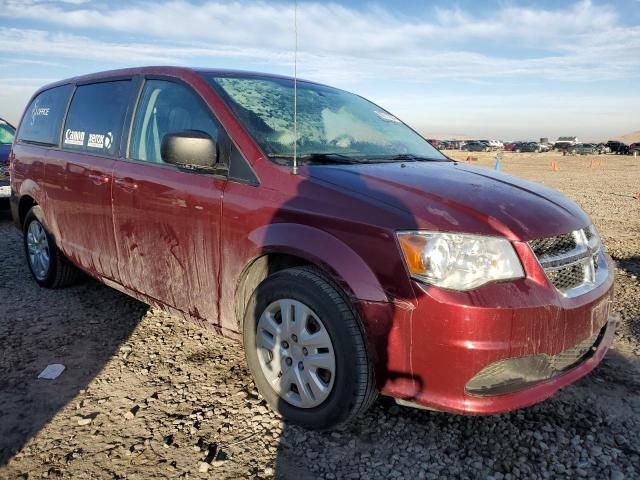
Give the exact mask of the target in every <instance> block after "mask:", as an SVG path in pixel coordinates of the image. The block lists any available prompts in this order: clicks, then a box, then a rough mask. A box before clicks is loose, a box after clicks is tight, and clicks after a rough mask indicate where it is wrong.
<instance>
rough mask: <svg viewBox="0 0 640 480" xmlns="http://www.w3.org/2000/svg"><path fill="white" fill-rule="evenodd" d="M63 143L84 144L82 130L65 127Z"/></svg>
mask: <svg viewBox="0 0 640 480" xmlns="http://www.w3.org/2000/svg"><path fill="white" fill-rule="evenodd" d="M64 143H66V144H67V145H84V132H80V131H78V130H71V129H70V128H67V130H66V131H65V132H64Z"/></svg>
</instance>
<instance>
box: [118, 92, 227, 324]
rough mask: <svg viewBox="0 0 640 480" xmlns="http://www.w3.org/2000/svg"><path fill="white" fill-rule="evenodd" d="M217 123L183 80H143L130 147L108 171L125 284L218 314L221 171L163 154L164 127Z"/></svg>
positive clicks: (211, 127)
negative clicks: (174, 161)
mask: <svg viewBox="0 0 640 480" xmlns="http://www.w3.org/2000/svg"><path fill="white" fill-rule="evenodd" d="M185 130H200V131H203V132H206V133H207V134H209V135H210V136H211V137H212V138H213V139H214V140H216V141H217V142H220V137H221V136H222V135H223V132H222V129H221V127H220V126H219V124H218V123H217V121H216V120H215V119H214V117H213V116H212V114H211V112H210V111H209V109H208V107H207V106H206V105H205V104H204V102H203V101H202V100H201V99H200V97H199V96H198V95H197V94H196V93H195V92H194V91H193V90H192V89H191V88H190V87H188V86H187V85H185V84H182V83H177V82H173V81H166V80H147V81H146V82H145V85H144V87H143V91H142V94H141V97H140V101H139V104H138V108H137V111H136V113H135V117H134V121H133V126H132V133H131V140H130V146H129V155H128V157H129V158H128V159H127V160H123V161H117V162H116V166H115V169H114V175H113V221H114V228H115V237H116V242H117V247H118V254H119V262H118V263H119V271H120V276H121V278H122V284H123V285H125V286H126V287H129V288H131V289H133V290H135V291H137V292H139V293H143V294H145V295H147V296H149V297H151V298H153V299H155V300H158V301H160V302H162V303H165V304H168V305H170V306H172V307H174V308H177V309H179V310H181V311H183V312H185V313H187V314H189V315H191V316H193V317H196V318H201V319H205V320H208V321H212V322H217V321H218V306H217V305H218V298H219V293H218V288H219V285H218V273H219V268H220V258H219V245H220V219H221V209H222V195H223V189H224V186H225V184H226V179H225V178H224V177H222V176H218V175H214V174H211V173H202V172H197V171H187V170H184V169H180V168H178V167H176V166H174V165H171V164H168V163H165V162H163V161H162V155H161V145H162V139H163V137H164V136H165V135H166V134H168V133H176V132H180V131H185Z"/></svg>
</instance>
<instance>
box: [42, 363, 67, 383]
mask: <svg viewBox="0 0 640 480" xmlns="http://www.w3.org/2000/svg"><path fill="white" fill-rule="evenodd" d="M62 372H64V365H62V364H61V363H52V364H51V365H47V368H45V369H44V370H43V371H42V372H40V375H38V378H45V379H47V380H55V379H56V378H58V377H59V376H60V374H61V373H62Z"/></svg>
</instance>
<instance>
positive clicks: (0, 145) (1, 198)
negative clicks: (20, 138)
mask: <svg viewBox="0 0 640 480" xmlns="http://www.w3.org/2000/svg"><path fill="white" fill-rule="evenodd" d="M15 134H16V129H15V127H14V126H13V125H11V124H10V123H9V122H7V121H6V120H4V119H2V118H0V210H5V209H8V208H9V197H10V196H11V186H10V184H9V152H10V151H11V144H12V143H13V137H14V136H15Z"/></svg>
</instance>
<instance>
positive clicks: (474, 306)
mask: <svg viewBox="0 0 640 480" xmlns="http://www.w3.org/2000/svg"><path fill="white" fill-rule="evenodd" d="M607 261H608V263H609V272H613V265H612V264H611V260H610V259H609V258H607ZM414 290H415V291H416V299H415V301H412V302H408V301H403V302H395V303H394V304H393V305H390V306H383V305H380V304H376V305H373V304H363V305H361V310H362V312H363V314H364V316H365V319H366V323H367V325H368V326H370V327H371V328H370V329H369V341H370V344H371V351H372V352H374V355H375V359H374V360H375V364H376V375H377V379H378V387H379V389H380V390H381V392H382V393H383V394H385V395H389V396H392V397H395V398H396V399H400V400H401V401H402V403H403V404H414V405H415V406H421V407H426V408H430V409H435V410H443V411H448V412H453V413H462V414H478V415H487V414H495V413H503V412H507V411H510V410H514V409H518V408H522V407H526V406H529V405H532V404H534V403H537V402H540V401H542V400H544V399H546V398H548V397H550V396H551V395H552V394H553V393H555V392H556V391H557V390H559V389H560V388H562V387H565V386H567V385H569V384H571V383H573V382H575V381H576V380H577V379H579V378H580V377H582V376H584V375H586V374H587V373H589V372H590V371H591V370H593V368H595V366H596V365H597V364H598V363H599V362H600V361H601V360H602V358H603V357H604V355H605V353H606V352H607V350H608V348H609V346H610V345H611V342H612V340H613V335H614V331H615V327H616V323H617V322H616V319H615V318H613V317H610V316H609V306H610V303H611V298H612V295H613V275H612V273H610V275H609V277H608V278H607V279H606V281H604V282H603V283H602V284H600V285H599V286H598V287H596V288H594V289H593V290H591V291H589V292H588V293H586V294H584V295H581V296H579V297H575V298H565V297H563V296H561V295H559V294H558V293H557V292H556V290H555V289H554V288H553V287H551V286H550V285H549V283H548V282H547V281H546V278H544V277H543V276H536V275H533V276H527V278H524V279H522V280H518V281H516V282H506V283H496V284H493V285H487V286H485V287H482V288H480V289H477V290H475V291H473V292H447V291H443V290H441V289H437V288H434V287H429V286H425V285H422V284H418V283H415V284H414ZM372 316H373V317H374V318H373V321H372ZM590 338H593V339H594V342H593V344H592V345H591V346H589V345H586V347H587V348H586V349H585V351H584V352H581V354H580V355H576V354H575V349H577V348H579V346H580V344H583V345H582V347H584V346H585V345H584V343H585V342H587V341H588V340H589V339H590ZM591 347H593V348H591ZM571 355H574V358H573V361H571V358H570V357H571ZM521 358H535V359H538V360H539V364H538V366H540V367H541V368H540V369H538V370H535V369H534V371H533V372H531V371H529V372H527V371H525V372H522V373H523V375H521V376H522V377H523V378H524V380H525V381H523V382H521V383H520V384H518V383H517V382H514V381H510V382H502V383H501V382H500V381H497V382H493V383H492V379H491V378H489V380H488V381H485V385H486V386H487V387H488V388H485V391H483V392H480V391H478V390H477V389H476V390H475V391H474V389H473V388H471V389H470V388H469V384H470V382H473V381H474V379H476V380H477V379H478V377H479V376H480V377H481V376H482V373H483V371H484V372H485V373H486V371H487V369H489V370H491V368H490V366H491V365H500V362H505V361H509V360H513V359H521ZM540 359H546V360H545V361H546V366H545V365H544V363H545V361H542V360H540ZM563 359H564V360H563ZM563 361H564V363H563ZM534 363H535V362H534ZM515 364H516V367H517V366H518V361H516V362H515ZM525 364H526V362H525ZM515 370H516V371H517V370H518V369H517V368H516V369H515ZM490 373H491V372H490ZM494 373H495V372H494ZM489 377H490V375H489ZM485 380H486V379H485ZM493 380H495V378H494V379H493ZM512 380H513V379H512ZM481 383H482V382H480V384H481ZM471 385H472V386H473V383H471ZM477 385H478V382H476V386H477ZM496 385H497V386H498V387H499V388H495V389H493V390H492V388H489V387H495V386H496ZM505 386H506V388H505Z"/></svg>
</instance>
